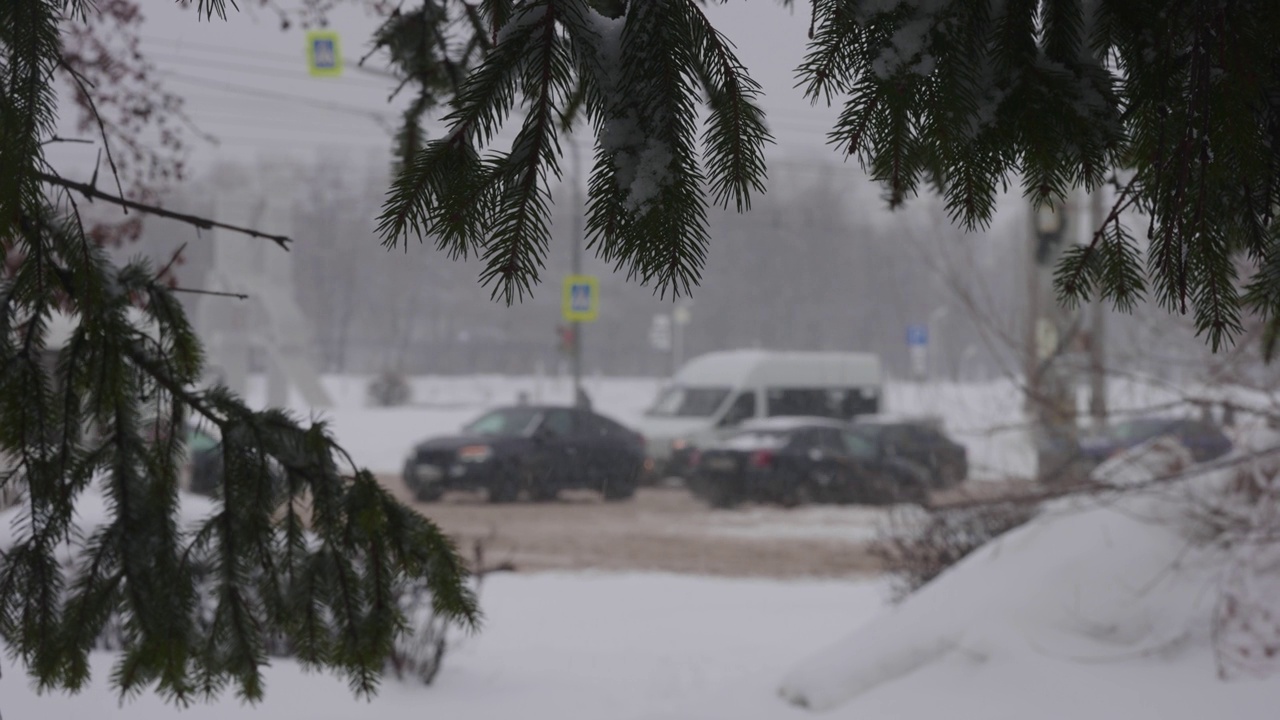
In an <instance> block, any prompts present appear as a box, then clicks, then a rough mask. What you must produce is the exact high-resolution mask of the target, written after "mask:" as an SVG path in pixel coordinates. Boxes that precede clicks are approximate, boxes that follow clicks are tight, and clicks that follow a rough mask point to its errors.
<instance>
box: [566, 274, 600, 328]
mask: <svg viewBox="0 0 1280 720" xmlns="http://www.w3.org/2000/svg"><path fill="white" fill-rule="evenodd" d="M561 311H562V314H563V315H564V319H565V320H567V321H569V322H593V321H594V320H595V319H596V318H597V317H599V315H600V282H599V281H598V280H597V279H596V277H595V276H594V275H570V276H568V277H566V278H565V279H564V297H563V301H562V303H561Z"/></svg>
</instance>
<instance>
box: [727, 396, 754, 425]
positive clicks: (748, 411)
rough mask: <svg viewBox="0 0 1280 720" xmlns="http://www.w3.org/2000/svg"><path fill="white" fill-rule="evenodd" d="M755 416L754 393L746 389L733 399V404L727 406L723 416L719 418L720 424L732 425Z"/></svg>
mask: <svg viewBox="0 0 1280 720" xmlns="http://www.w3.org/2000/svg"><path fill="white" fill-rule="evenodd" d="M755 416H756V394H755V393H754V392H752V391H749V390H748V391H746V392H743V393H741V394H739V395H738V396H737V397H736V398H734V399H733V404H732V405H730V406H729V409H728V410H726V411H725V414H724V418H722V419H721V420H720V426H721V427H733V426H735V425H740V424H742V422H743V421H744V420H750V419H751V418H753V417H755Z"/></svg>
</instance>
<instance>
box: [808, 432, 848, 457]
mask: <svg viewBox="0 0 1280 720" xmlns="http://www.w3.org/2000/svg"><path fill="white" fill-rule="evenodd" d="M814 432H815V433H816V440H817V444H818V447H820V448H822V449H823V450H832V451H836V452H844V450H845V445H844V441H843V440H841V439H840V431H839V430H837V429H836V428H819V429H817V430H815V431H814Z"/></svg>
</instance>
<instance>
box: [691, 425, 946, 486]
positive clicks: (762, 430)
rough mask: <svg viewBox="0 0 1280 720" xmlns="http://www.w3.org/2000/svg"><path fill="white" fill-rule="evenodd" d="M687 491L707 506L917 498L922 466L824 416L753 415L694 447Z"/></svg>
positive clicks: (925, 476)
mask: <svg viewBox="0 0 1280 720" xmlns="http://www.w3.org/2000/svg"><path fill="white" fill-rule="evenodd" d="M692 475H693V477H692V479H691V481H690V483H689V489H690V491H691V492H693V494H694V495H695V496H696V497H699V498H701V499H702V500H704V501H706V502H707V503H708V504H710V505H711V506H713V507H732V506H735V505H738V504H740V503H743V502H748V501H752V502H766V503H777V504H781V505H784V506H794V505H802V504H806V503H810V502H813V503H896V502H912V503H923V502H925V501H926V500H927V498H928V491H929V487H928V486H929V472H928V470H927V469H926V468H924V467H922V466H920V465H919V464H918V463H914V462H912V461H911V460H909V459H907V458H905V457H902V456H894V455H892V454H890V453H888V452H886V449H885V447H884V445H883V444H882V443H880V442H879V441H877V440H876V439H875V438H874V437H870V436H868V435H866V434H865V433H862V432H859V431H858V430H857V429H856V428H855V427H854V426H852V425H850V424H848V423H845V422H842V421H840V420H831V419H827V418H800V417H794V418H793V417H774V418H768V419H765V420H754V421H751V422H749V423H746V424H744V425H743V426H742V429H741V430H739V431H738V432H736V433H734V434H733V435H731V436H729V437H728V438H726V439H725V440H723V441H722V442H720V443H717V444H715V445H712V446H710V447H707V448H706V449H704V450H702V451H701V452H698V453H696V455H695V460H694V470H693V473H692Z"/></svg>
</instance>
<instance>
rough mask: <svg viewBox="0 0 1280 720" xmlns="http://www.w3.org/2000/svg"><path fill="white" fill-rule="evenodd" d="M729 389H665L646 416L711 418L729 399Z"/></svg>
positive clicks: (677, 387) (676, 387)
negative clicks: (726, 399)
mask: <svg viewBox="0 0 1280 720" xmlns="http://www.w3.org/2000/svg"><path fill="white" fill-rule="evenodd" d="M730 390H731V388H722V387H682V386H679V385H677V386H675V387H671V388H667V389H666V390H665V391H664V392H663V393H662V394H661V395H659V396H658V401H657V402H655V403H654V404H653V407H652V408H650V409H649V412H648V413H646V414H647V415H651V416H654V417H690V418H705V417H711V416H712V415H714V414H715V412H716V410H719V409H720V406H721V405H723V404H724V400H725V398H727V397H729V392H730Z"/></svg>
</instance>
